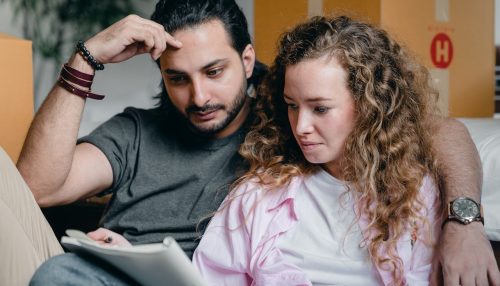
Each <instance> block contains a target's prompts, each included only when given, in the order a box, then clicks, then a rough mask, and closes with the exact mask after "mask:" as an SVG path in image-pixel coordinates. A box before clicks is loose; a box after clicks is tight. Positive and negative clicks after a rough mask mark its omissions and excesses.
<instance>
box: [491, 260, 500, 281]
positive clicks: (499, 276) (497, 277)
mask: <svg viewBox="0 0 500 286" xmlns="http://www.w3.org/2000/svg"><path fill="white" fill-rule="evenodd" d="M488 279H489V282H490V284H489V285H493V286H500V271H499V269H498V265H497V264H496V263H493V264H490V266H489V267H488Z"/></svg>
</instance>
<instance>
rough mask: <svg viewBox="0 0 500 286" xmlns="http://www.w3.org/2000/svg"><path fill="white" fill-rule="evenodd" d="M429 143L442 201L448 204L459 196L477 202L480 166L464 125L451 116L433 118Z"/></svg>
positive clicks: (478, 198) (479, 189) (480, 173)
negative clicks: (435, 159) (436, 170)
mask: <svg viewBox="0 0 500 286" xmlns="http://www.w3.org/2000/svg"><path fill="white" fill-rule="evenodd" d="M433 125H434V128H433V129H434V130H435V133H434V135H433V138H432V144H433V147H434V149H435V153H436V158H437V161H438V169H439V175H440V177H441V179H442V183H443V187H444V190H443V195H444V197H443V200H444V202H445V203H448V202H450V201H452V200H453V199H455V198H456V197H459V196H467V197H470V198H472V199H474V200H475V201H477V202H479V201H480V199H481V186H482V167H481V159H480V158H479V154H478V152H477V149H476V146H475V145H474V142H473V141H472V138H471V137H470V134H469V132H468V130H467V128H466V127H465V126H464V125H463V124H462V123H461V122H459V121H457V120H455V119H451V118H439V119H437V120H435V123H433Z"/></svg>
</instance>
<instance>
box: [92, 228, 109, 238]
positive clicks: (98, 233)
mask: <svg viewBox="0 0 500 286" xmlns="http://www.w3.org/2000/svg"><path fill="white" fill-rule="evenodd" d="M108 234H109V231H108V230H107V229H104V228H102V227H101V228H98V229H96V230H94V231H91V232H89V233H87V235H88V236H89V237H90V238H92V239H93V240H96V241H103V240H105V239H106V237H107V236H108Z"/></svg>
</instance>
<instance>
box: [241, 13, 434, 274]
mask: <svg viewBox="0 0 500 286" xmlns="http://www.w3.org/2000/svg"><path fill="white" fill-rule="evenodd" d="M323 56H331V57H335V58H336V59H337V60H338V62H339V63H340V64H341V65H342V66H343V67H344V69H345V71H346V73H347V85H348V89H349V90H350V92H351V94H352V97H353V99H354V104H355V110H356V111H357V112H356V119H355V127H354V129H353V131H352V133H351V134H350V136H349V137H348V138H347V141H346V143H345V146H344V148H345V150H344V154H345V157H346V160H345V162H344V163H343V166H342V168H343V172H342V174H343V179H344V180H345V181H348V182H349V192H352V193H353V194H354V198H355V199H356V201H357V202H358V203H362V204H363V205H362V208H363V209H364V210H367V215H368V218H369V220H370V224H369V227H368V229H367V230H366V231H367V232H374V233H375V234H376V235H375V236H372V237H371V238H370V239H369V241H365V242H366V244H367V246H368V251H369V253H370V256H371V258H372V261H373V262H374V264H376V265H378V266H382V265H384V264H387V265H389V266H391V267H392V273H393V276H394V279H395V281H396V283H397V284H400V283H402V281H404V277H403V273H404V267H403V265H402V261H401V259H400V258H399V257H398V256H397V252H396V242H397V240H398V238H400V237H401V235H402V234H403V233H404V232H405V231H408V230H409V227H411V226H410V225H411V222H415V221H419V220H420V221H421V220H424V218H422V217H420V214H419V210H421V208H422V207H423V205H422V202H421V201H420V199H419V197H418V194H419V189H420V186H421V184H422V182H423V179H424V177H425V176H426V175H430V176H431V177H432V178H433V179H434V180H435V182H438V180H437V168H436V162H435V159H434V155H433V150H432V148H431V140H430V133H431V128H430V124H428V123H429V122H430V120H431V118H432V116H436V115H435V103H436V100H437V94H436V92H435V91H434V90H433V89H432V88H431V87H430V86H429V74H428V71H427V70H426V69H425V68H424V67H423V66H421V65H419V64H417V63H416V61H414V60H413V58H412V57H411V56H410V55H409V54H408V53H407V52H406V51H405V50H404V49H403V48H402V47H401V45H399V44H398V43H397V42H396V41H394V40H393V39H392V38H391V37H390V36H389V35H388V34H387V32H385V31H384V30H382V29H380V28H378V27H375V26H373V25H370V24H366V23H363V22H360V21H356V20H353V19H350V18H348V17H345V16H340V17H315V18H312V19H310V20H309V21H307V22H305V23H302V24H299V25H297V26H296V27H295V28H293V29H292V30H290V31H288V32H286V33H285V34H283V35H282V36H281V40H280V42H279V47H278V55H277V56H276V59H275V61H274V63H273V65H272V67H271V69H270V73H269V74H268V75H267V77H266V78H265V79H264V81H263V84H262V85H261V86H260V88H259V99H258V102H257V103H256V108H255V121H254V122H253V125H252V127H251V128H250V132H249V133H248V135H247V136H246V138H245V142H244V143H243V145H242V146H241V148H240V154H241V155H242V156H243V157H244V158H245V159H246V160H247V161H248V162H249V163H250V169H249V171H248V172H247V173H245V175H244V176H242V177H241V178H240V179H239V180H238V181H237V182H236V183H235V185H236V186H238V185H240V184H242V183H245V182H247V181H249V180H253V181H258V182H260V183H261V184H262V185H263V186H265V187H266V189H268V190H270V191H271V190H273V189H276V188H278V187H280V186H283V185H286V184H287V183H289V182H290V180H291V179H292V178H293V177H295V176H297V175H308V174H311V173H313V172H314V171H315V170H316V169H317V168H319V166H318V165H314V164H311V163H309V162H307V160H306V159H305V158H304V156H303V154H302V152H301V150H300V148H299V146H298V144H297V142H296V141H295V139H294V137H293V133H292V131H291V129H290V123H289V121H288V116H287V105H286V103H285V101H284V99H283V89H284V84H285V82H284V76H285V72H286V68H287V67H288V66H292V65H295V64H297V63H299V62H301V61H304V60H307V59H317V58H320V57H323ZM358 219H359V218H358ZM412 225H414V224H412ZM382 246H383V247H382ZM380 249H385V251H387V254H388V255H389V257H390V259H383V257H382V256H383V255H382V254H383V253H380Z"/></svg>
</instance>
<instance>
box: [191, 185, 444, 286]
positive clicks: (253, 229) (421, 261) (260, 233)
mask: <svg viewBox="0 0 500 286" xmlns="http://www.w3.org/2000/svg"><path fill="white" fill-rule="evenodd" d="M302 182H303V181H302V179H301V178H294V179H293V180H292V182H291V183H290V184H289V185H288V186H287V187H285V188H282V189H280V190H276V191H272V192H266V191H264V190H263V189H262V187H261V186H260V185H258V184H255V183H247V184H245V185H243V186H241V187H240V188H238V189H237V190H236V191H235V192H236V194H237V197H236V198H235V199H234V200H233V201H232V202H231V203H230V204H229V206H226V205H225V203H224V204H222V206H221V209H220V210H219V211H218V212H217V214H216V215H215V216H214V217H213V219H212V221H211V222H210V224H209V226H208V227H207V230H206V232H205V234H204V236H203V238H202V240H201V242H200V244H199V246H198V248H197V249H196V251H195V253H194V255H193V264H194V265H195V267H197V268H198V270H199V271H200V273H201V274H202V276H203V277H204V278H205V280H206V281H208V282H209V285H218V286H219V285H231V286H234V285H265V286H269V285H287V286H288V285H311V281H309V279H308V278H307V276H306V274H305V273H304V272H303V271H301V269H299V268H298V267H296V266H295V265H293V264H290V263H287V262H285V261H284V259H283V256H282V254H281V252H280V250H279V249H278V248H276V247H275V242H276V240H277V239H278V237H279V236H280V235H281V234H283V233H285V232H287V231H288V230H290V229H291V228H293V227H294V225H295V223H296V222H297V221H298V220H299V218H298V217H297V214H296V212H295V211H294V200H295V196H296V192H297V189H298V188H297V186H299V184H302ZM421 194H422V198H423V202H424V205H425V206H426V207H427V208H426V209H423V210H422V215H424V216H425V217H426V218H427V220H428V222H429V223H430V225H431V234H430V237H431V239H432V241H437V237H438V235H439V231H440V226H441V225H440V216H439V209H440V207H439V205H440V202H439V198H438V191H437V190H436V187H435V184H434V183H433V181H432V180H431V179H430V178H428V177H426V178H425V180H424V182H423V184H422V187H421ZM224 206H225V207H224ZM358 223H359V226H360V228H361V230H365V229H366V228H367V225H368V221H367V219H366V218H365V217H364V215H363V213H362V214H361V218H360V220H359V221H358ZM424 229H429V228H424ZM427 235H428V233H418V234H417V240H416V241H414V243H413V245H412V241H411V240H412V239H411V234H410V233H409V232H408V233H405V234H404V235H403V236H402V237H401V238H400V240H399V242H398V244H397V252H398V255H399V256H400V257H401V259H402V261H403V264H404V268H405V278H406V283H405V284H407V285H427V284H428V280H429V275H430V270H431V260H432V255H433V247H432V245H429V243H424V241H423V240H424V238H428V237H429V236H427ZM426 241H428V240H426ZM377 270H378V272H379V273H380V277H381V278H382V281H383V282H384V285H392V284H393V280H392V275H391V272H390V269H381V268H380V267H378V268H377Z"/></svg>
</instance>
